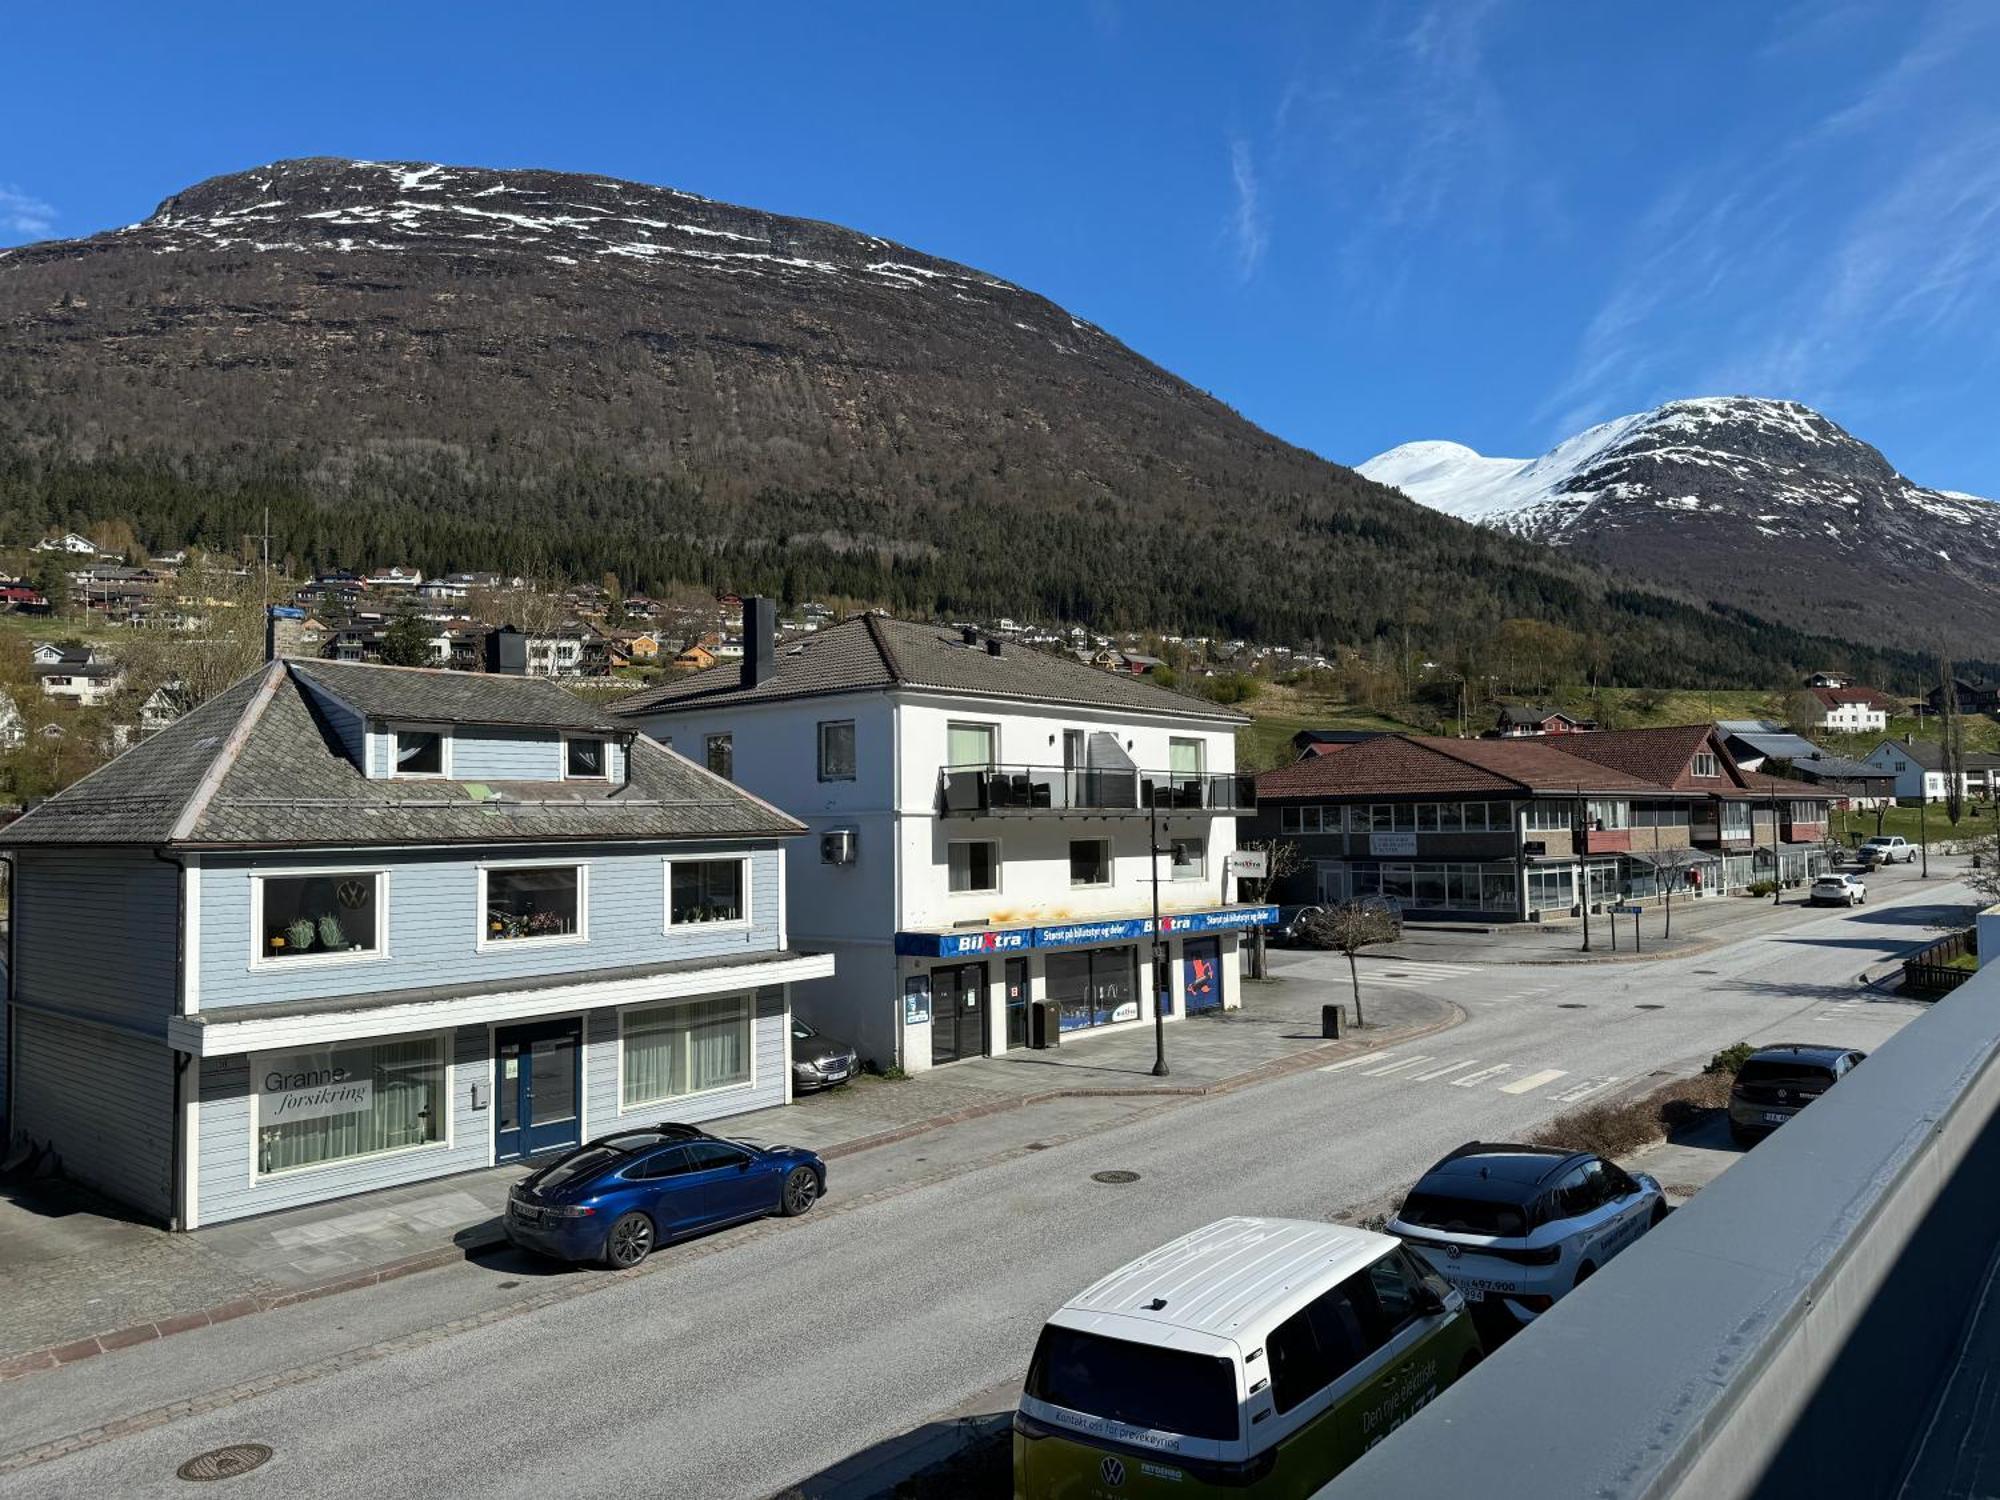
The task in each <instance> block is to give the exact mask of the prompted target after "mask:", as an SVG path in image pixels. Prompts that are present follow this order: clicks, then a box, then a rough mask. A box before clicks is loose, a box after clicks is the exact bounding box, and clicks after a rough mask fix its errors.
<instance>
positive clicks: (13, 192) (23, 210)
mask: <svg viewBox="0 0 2000 1500" xmlns="http://www.w3.org/2000/svg"><path fill="white" fill-rule="evenodd" d="M55 227H56V211H55V209H54V207H53V206H52V205H50V204H47V203H44V202H43V201H42V200H41V199H39V198H35V197H31V196H30V195H29V194H27V193H24V192H22V191H21V190H20V189H19V188H17V187H15V186H13V185H12V184H10V183H4V182H0V233H5V234H23V235H27V236H29V237H31V238H35V239H39V238H41V237H42V236H44V235H46V234H48V233H49V231H50V230H52V229H54V228H55Z"/></svg>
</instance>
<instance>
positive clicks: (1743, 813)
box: [1722, 802, 1750, 839]
mask: <svg viewBox="0 0 2000 1500" xmlns="http://www.w3.org/2000/svg"><path fill="white" fill-rule="evenodd" d="M1722 836H1723V837H1724V838H1746V839H1747V838H1748V837H1750V804H1749V803H1747V802H1725V803H1723V804H1722Z"/></svg>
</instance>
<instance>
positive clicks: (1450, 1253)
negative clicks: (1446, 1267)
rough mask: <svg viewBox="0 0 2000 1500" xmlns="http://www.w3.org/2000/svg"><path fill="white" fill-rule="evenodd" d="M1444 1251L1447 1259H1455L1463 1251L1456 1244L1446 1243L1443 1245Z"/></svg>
mask: <svg viewBox="0 0 2000 1500" xmlns="http://www.w3.org/2000/svg"><path fill="white" fill-rule="evenodd" d="M1444 1253H1445V1256H1446V1258H1447V1259H1450V1260H1457V1259H1458V1257H1459V1256H1460V1255H1461V1254H1463V1253H1464V1252H1462V1251H1461V1250H1460V1249H1459V1248H1458V1246H1456V1245H1446V1246H1445V1247H1444Z"/></svg>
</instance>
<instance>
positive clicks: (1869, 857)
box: [1858, 833, 1917, 865]
mask: <svg viewBox="0 0 2000 1500" xmlns="http://www.w3.org/2000/svg"><path fill="white" fill-rule="evenodd" d="M1858 852H1859V854H1860V856H1861V862H1862V863H1863V864H1865V865H1907V864H1909V863H1910V862H1911V861H1913V860H1914V859H1916V857H1917V846H1916V845H1915V844H1913V843H1911V842H1910V841H1909V840H1908V839H1906V838H1904V837H1903V836H1902V835H1901V834H1900V833H1891V834H1882V835H1879V836H1878V837H1876V838H1872V839H1870V840H1869V841H1868V842H1867V843H1865V844H1863V845H1862V846H1861V848H1860V850H1859V851H1858Z"/></svg>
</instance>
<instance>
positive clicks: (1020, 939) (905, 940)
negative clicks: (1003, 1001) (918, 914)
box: [896, 927, 1035, 958]
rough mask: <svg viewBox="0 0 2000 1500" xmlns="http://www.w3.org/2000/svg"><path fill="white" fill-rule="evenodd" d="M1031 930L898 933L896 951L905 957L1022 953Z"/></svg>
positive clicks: (1031, 942)
mask: <svg viewBox="0 0 2000 1500" xmlns="http://www.w3.org/2000/svg"><path fill="white" fill-rule="evenodd" d="M1034 936H1035V934H1034V929H1033V928H1029V927H1021V928H1016V929H1013V930H1012V931H1007V932H899V933H897V934H896V952H897V953H899V954H901V955H902V956H903V957H905V958H975V957H978V956H979V955H980V954H984V953H1022V952H1025V951H1027V950H1028V949H1029V948H1032V947H1034V946H1035V944H1034Z"/></svg>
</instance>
